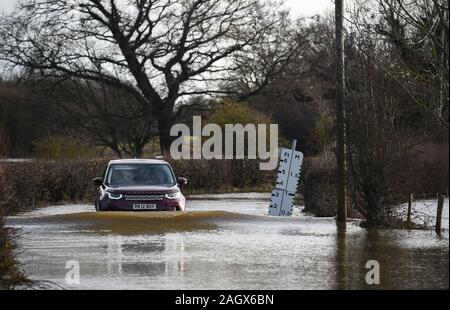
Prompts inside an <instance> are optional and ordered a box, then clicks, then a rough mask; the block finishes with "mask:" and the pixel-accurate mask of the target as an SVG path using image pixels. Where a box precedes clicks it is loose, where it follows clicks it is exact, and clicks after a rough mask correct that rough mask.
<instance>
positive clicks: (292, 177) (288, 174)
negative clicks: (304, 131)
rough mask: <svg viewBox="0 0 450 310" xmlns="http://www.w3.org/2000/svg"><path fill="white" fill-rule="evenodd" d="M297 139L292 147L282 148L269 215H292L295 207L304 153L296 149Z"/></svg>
mask: <svg viewBox="0 0 450 310" xmlns="http://www.w3.org/2000/svg"><path fill="white" fill-rule="evenodd" d="M296 144H297V141H296V140H294V142H293V143H292V149H291V150H290V149H285V148H282V149H280V162H279V165H278V175H277V181H276V184H275V188H274V189H273V191H272V196H271V200H270V206H269V215H272V216H291V215H292V210H293V208H294V197H295V193H296V192H297V186H298V181H299V179H300V172H301V167H302V163H303V153H302V152H298V151H296V150H295V147H296Z"/></svg>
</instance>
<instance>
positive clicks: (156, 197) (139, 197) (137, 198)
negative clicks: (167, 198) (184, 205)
mask: <svg viewBox="0 0 450 310" xmlns="http://www.w3.org/2000/svg"><path fill="white" fill-rule="evenodd" d="M124 197H125V200H131V201H143V200H145V201H155V200H163V199H164V195H161V194H159V195H124Z"/></svg>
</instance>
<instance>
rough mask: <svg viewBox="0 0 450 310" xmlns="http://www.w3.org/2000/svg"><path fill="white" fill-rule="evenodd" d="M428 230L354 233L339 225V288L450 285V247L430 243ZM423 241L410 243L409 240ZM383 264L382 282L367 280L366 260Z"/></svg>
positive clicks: (432, 286)
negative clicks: (449, 263) (368, 282)
mask: <svg viewBox="0 0 450 310" xmlns="http://www.w3.org/2000/svg"><path fill="white" fill-rule="evenodd" d="M427 233H428V232H425V231H410V232H408V231H397V230H375V229H370V230H367V231H360V232H357V233H352V232H349V231H347V232H346V231H345V230H344V229H340V228H338V230H337V237H336V288H337V289H424V288H425V289H427V288H428V289H429V288H448V283H449V273H448V272H449V268H448V257H449V255H448V248H444V247H442V245H441V246H438V245H437V246H436V247H433V246H431V245H432V244H433V242H436V244H437V239H436V240H435V239H431V240H430V239H428V237H427ZM413 239H416V240H423V242H420V241H418V242H417V243H416V244H413V245H411V244H410V245H408V241H409V240H413ZM369 260H376V261H377V262H379V264H380V282H381V283H380V285H368V284H367V283H366V281H365V277H366V273H367V272H368V271H369V269H366V263H367V262H368V261H369Z"/></svg>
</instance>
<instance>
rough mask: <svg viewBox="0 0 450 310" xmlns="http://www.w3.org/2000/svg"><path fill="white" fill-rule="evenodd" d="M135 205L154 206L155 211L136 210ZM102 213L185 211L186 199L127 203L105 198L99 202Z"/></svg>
mask: <svg viewBox="0 0 450 310" xmlns="http://www.w3.org/2000/svg"><path fill="white" fill-rule="evenodd" d="M135 204H154V205H155V206H156V208H155V209H146V210H136V209H134V207H133V205H135ZM99 210H100V211H139V212H142V211H185V201H184V199H173V200H171V199H164V200H158V201H127V200H124V199H118V200H114V199H109V198H105V199H103V200H100V201H99Z"/></svg>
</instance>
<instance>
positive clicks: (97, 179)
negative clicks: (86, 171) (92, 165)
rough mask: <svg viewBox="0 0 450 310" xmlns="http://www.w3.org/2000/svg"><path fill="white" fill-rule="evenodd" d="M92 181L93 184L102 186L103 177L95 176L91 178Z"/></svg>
mask: <svg viewBox="0 0 450 310" xmlns="http://www.w3.org/2000/svg"><path fill="white" fill-rule="evenodd" d="M92 183H94V185H95V186H102V185H103V179H102V178H95V179H93V180H92Z"/></svg>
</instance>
